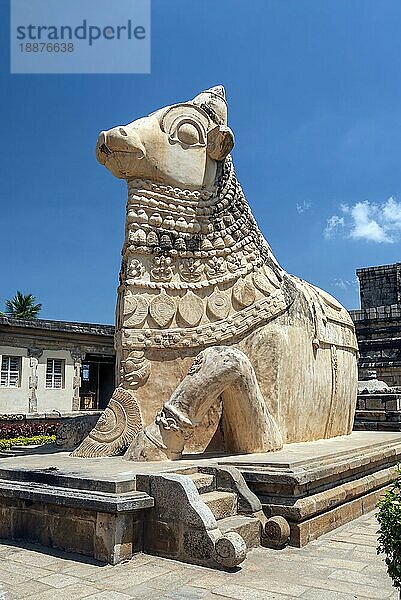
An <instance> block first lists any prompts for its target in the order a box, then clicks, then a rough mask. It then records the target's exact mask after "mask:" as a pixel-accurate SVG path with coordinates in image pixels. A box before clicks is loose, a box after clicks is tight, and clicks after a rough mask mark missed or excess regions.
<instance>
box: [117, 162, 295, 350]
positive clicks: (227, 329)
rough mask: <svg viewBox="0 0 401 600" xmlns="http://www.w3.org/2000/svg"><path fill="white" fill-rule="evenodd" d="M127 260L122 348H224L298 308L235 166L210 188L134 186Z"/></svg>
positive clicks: (123, 277)
mask: <svg viewBox="0 0 401 600" xmlns="http://www.w3.org/2000/svg"><path fill="white" fill-rule="evenodd" d="M122 255H123V261H122V269H121V273H120V280H121V285H120V288H119V307H118V314H119V316H120V318H119V321H118V323H117V330H120V329H123V336H122V338H123V339H122V345H123V347H125V348H144V347H166V346H169V347H177V348H178V347H185V346H193V345H196V346H197V345H206V344H212V343H217V342H222V341H224V340H228V339H230V338H232V337H233V336H234V335H238V334H240V333H241V331H242V332H245V331H246V330H248V329H250V328H252V327H254V326H255V325H257V324H259V323H261V322H263V321H264V320H268V319H270V318H272V317H273V316H274V315H276V314H278V313H280V312H281V311H284V310H285V308H286V307H287V306H288V304H289V302H291V301H292V299H293V294H290V295H289V294H288V289H287V292H285V290H284V288H288V285H284V280H286V281H287V283H288V278H287V277H286V276H285V274H284V272H283V271H282V269H281V268H280V266H279V265H278V264H277V262H276V261H275V259H274V256H273V254H272V252H271V249H270V247H269V245H268V244H267V242H266V241H265V239H264V238H263V236H262V234H261V233H260V231H259V229H258V226H257V224H256V222H255V219H254V217H253V215H252V213H251V210H250V208H249V206H248V203H247V201H246V199H245V197H244V194H243V191H242V189H241V186H240V184H239V182H238V180H237V178H236V175H235V171H234V168H233V165H232V162H231V158H227V159H226V160H225V161H224V163H223V164H222V165H221V167H220V173H219V174H218V177H217V184H216V185H215V186H214V187H213V188H211V189H204V190H201V191H190V190H182V189H179V188H174V187H172V186H164V185H159V184H155V183H153V182H151V181H144V180H137V179H136V180H130V181H129V182H128V202H127V226H126V237H125V242H124V246H123V251H122ZM290 287H291V286H290ZM290 296H291V298H290Z"/></svg>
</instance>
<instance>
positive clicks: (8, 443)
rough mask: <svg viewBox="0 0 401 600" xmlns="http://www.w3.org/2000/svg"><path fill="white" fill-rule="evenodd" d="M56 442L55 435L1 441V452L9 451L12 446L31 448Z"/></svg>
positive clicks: (21, 437)
mask: <svg viewBox="0 0 401 600" xmlns="http://www.w3.org/2000/svg"><path fill="white" fill-rule="evenodd" d="M55 441H56V436H55V435H34V436H32V437H23V436H20V437H16V438H9V439H6V440H4V439H3V440H1V439H0V450H9V449H10V448H11V447H12V446H31V445H38V444H52V443H53V442H55Z"/></svg>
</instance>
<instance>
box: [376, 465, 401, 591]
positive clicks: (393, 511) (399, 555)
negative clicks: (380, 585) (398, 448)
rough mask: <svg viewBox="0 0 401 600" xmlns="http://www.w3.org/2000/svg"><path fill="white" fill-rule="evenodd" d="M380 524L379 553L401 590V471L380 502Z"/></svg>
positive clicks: (378, 516) (394, 582)
mask: <svg viewBox="0 0 401 600" xmlns="http://www.w3.org/2000/svg"><path fill="white" fill-rule="evenodd" d="M378 508H379V512H378V515H377V519H378V521H379V523H380V529H379V545H378V547H377V553H378V554H379V553H381V552H383V553H384V554H385V555H386V565H387V572H388V574H389V575H390V577H391V579H392V580H393V585H394V587H396V588H398V589H399V590H400V589H401V470H400V468H398V476H397V478H396V479H395V481H393V484H392V486H391V488H390V490H389V491H387V492H386V493H385V494H384V497H383V498H382V499H381V500H380V501H379V502H378Z"/></svg>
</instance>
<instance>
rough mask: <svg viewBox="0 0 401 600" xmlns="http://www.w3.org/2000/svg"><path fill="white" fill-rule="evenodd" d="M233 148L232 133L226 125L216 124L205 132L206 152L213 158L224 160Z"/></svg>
mask: <svg viewBox="0 0 401 600" xmlns="http://www.w3.org/2000/svg"><path fill="white" fill-rule="evenodd" d="M233 148H234V134H233V132H232V131H231V129H230V128H229V127H227V126H226V125H217V127H214V128H213V129H211V130H210V131H209V133H208V134H207V152H208V154H209V156H210V158H213V160H224V159H225V157H226V156H227V154H230V152H231V150H232V149H233Z"/></svg>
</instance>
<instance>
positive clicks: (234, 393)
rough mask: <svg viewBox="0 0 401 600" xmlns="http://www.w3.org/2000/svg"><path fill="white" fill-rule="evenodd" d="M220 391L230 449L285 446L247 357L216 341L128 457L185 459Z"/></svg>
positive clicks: (205, 351) (198, 357)
mask: <svg viewBox="0 0 401 600" xmlns="http://www.w3.org/2000/svg"><path fill="white" fill-rule="evenodd" d="M220 396H221V398H222V403H223V428H224V437H225V443H226V450H230V451H232V452H243V453H249V452H269V451H272V450H277V449H279V448H281V446H282V437H281V434H280V431H279V429H278V426H277V424H276V422H275V419H274V418H273V416H272V415H271V414H270V413H269V411H268V410H267V408H266V405H265V402H264V399H263V396H262V394H261V391H260V388H259V385H258V382H257V379H256V375H255V372H254V370H253V367H252V365H251V363H250V361H249V359H248V358H247V356H246V355H245V354H244V353H243V352H241V351H239V350H236V349H234V348H228V347H226V346H214V347H212V348H208V349H207V350H204V351H203V352H201V353H200V354H199V355H198V356H197V358H196V359H195V361H194V363H193V365H192V367H191V369H190V370H189V372H188V374H187V376H186V377H185V378H184V379H183V380H182V382H181V383H180V385H179V386H178V387H177V389H176V390H175V391H174V393H173V394H172V396H171V398H170V399H169V400H168V401H167V402H166V403H165V404H164V407H163V409H162V410H161V412H160V413H159V414H158V415H157V417H156V421H155V423H154V424H153V425H151V426H150V427H147V428H145V430H143V431H142V432H141V433H140V434H139V435H138V436H137V437H136V439H135V440H134V441H133V443H132V444H131V446H130V448H129V449H128V451H127V453H126V458H128V459H130V460H161V459H164V460H166V459H170V460H177V459H179V458H181V455H182V452H183V450H184V446H185V443H186V440H187V439H188V438H189V437H191V435H192V434H193V432H194V428H195V427H196V426H197V425H198V424H199V423H200V422H201V421H202V419H203V417H204V416H205V414H206V413H207V411H208V410H209V409H210V407H211V406H212V404H213V403H214V402H215V401H216V400H217V399H218V398H219V397H220Z"/></svg>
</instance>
